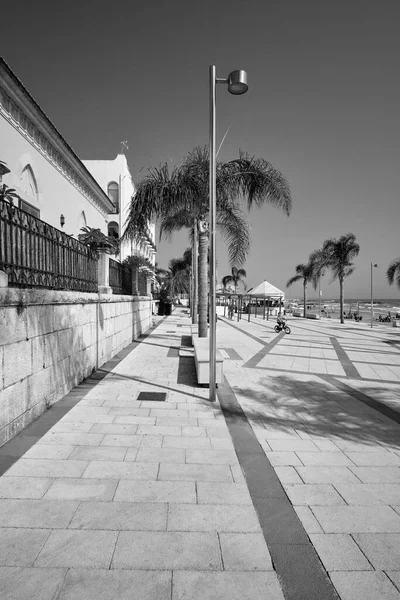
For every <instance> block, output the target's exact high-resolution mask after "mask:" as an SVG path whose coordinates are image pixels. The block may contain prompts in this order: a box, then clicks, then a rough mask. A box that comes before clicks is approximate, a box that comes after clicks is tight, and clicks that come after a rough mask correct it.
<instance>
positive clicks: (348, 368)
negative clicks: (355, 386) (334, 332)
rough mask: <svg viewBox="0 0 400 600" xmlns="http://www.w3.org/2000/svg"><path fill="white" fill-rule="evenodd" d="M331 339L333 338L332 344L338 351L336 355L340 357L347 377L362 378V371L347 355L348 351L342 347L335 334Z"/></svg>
mask: <svg viewBox="0 0 400 600" xmlns="http://www.w3.org/2000/svg"><path fill="white" fill-rule="evenodd" d="M329 339H330V340H331V344H332V346H333V349H334V350H335V352H336V356H337V357H338V359H339V361H340V364H341V365H342V367H343V371H344V372H345V373H346V375H347V377H350V378H351V379H362V378H361V375H360V373H359V372H358V371H357V369H356V368H355V366H354V365H353V363H352V362H351V360H350V359H349V357H348V356H347V352H346V351H345V350H344V349H343V348H342V346H341V345H340V344H339V342H338V341H337V339H336V338H335V337H333V336H331V337H330V338H329Z"/></svg>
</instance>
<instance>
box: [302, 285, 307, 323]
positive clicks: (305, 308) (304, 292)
mask: <svg viewBox="0 0 400 600" xmlns="http://www.w3.org/2000/svg"><path fill="white" fill-rule="evenodd" d="M303 301H304V311H303V318H304V319H305V318H306V316H307V283H306V282H304V283H303Z"/></svg>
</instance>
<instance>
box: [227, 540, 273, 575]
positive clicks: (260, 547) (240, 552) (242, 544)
mask: <svg viewBox="0 0 400 600" xmlns="http://www.w3.org/2000/svg"><path fill="white" fill-rule="evenodd" d="M219 539H220V544H221V550H222V562H223V564H224V569H225V570H226V571H273V566H272V563H271V556H270V554H269V552H268V547H267V544H266V542H265V539H264V536H263V534H262V533H220V534H219Z"/></svg>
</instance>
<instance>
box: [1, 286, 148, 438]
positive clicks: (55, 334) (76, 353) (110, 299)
mask: <svg viewBox="0 0 400 600" xmlns="http://www.w3.org/2000/svg"><path fill="white" fill-rule="evenodd" d="M151 304H152V303H151V299H150V298H149V297H132V296H117V295H102V294H86V293H78V292H60V291H51V290H18V289H13V288H5V289H0V446H1V445H3V444H4V443H5V442H6V441H7V440H9V439H10V438H12V437H13V436H14V435H15V434H16V433H17V432H19V431H21V430H22V429H23V428H24V427H26V426H27V425H28V424H29V423H31V422H32V421H33V420H34V419H35V418H37V417H38V416H39V415H40V414H42V413H43V412H44V411H45V410H46V408H48V407H50V406H51V405H52V404H54V403H55V402H57V401H58V400H60V399H61V398H62V397H63V396H64V395H65V394H67V393H68V392H69V391H70V390H71V389H72V388H73V387H74V386H76V385H78V383H80V382H81V381H82V380H83V379H85V378H86V377H88V376H89V375H91V374H92V373H93V372H94V371H95V370H96V369H98V368H99V367H101V365H103V364H104V363H106V362H107V361H108V360H109V359H110V358H112V357H113V356H114V355H115V354H117V353H118V352H119V351H120V350H122V349H123V348H125V347H126V346H127V345H128V344H130V343H131V342H132V341H133V340H135V339H137V338H138V337H139V336H140V335H141V334H142V333H144V332H146V331H147V330H148V329H149V327H150V326H151V324H152V311H151Z"/></svg>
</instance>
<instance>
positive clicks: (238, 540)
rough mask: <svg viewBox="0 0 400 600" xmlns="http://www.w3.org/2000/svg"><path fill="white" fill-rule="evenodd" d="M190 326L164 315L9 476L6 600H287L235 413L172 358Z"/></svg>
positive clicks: (0, 554)
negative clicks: (242, 456)
mask: <svg viewBox="0 0 400 600" xmlns="http://www.w3.org/2000/svg"><path fill="white" fill-rule="evenodd" d="M185 323H188V319H181V318H180V314H179V313H178V314H176V315H175V314H174V315H172V316H171V317H169V318H168V319H165V320H163V321H162V322H161V323H160V324H159V326H158V327H157V328H156V329H155V330H153V331H152V333H151V334H150V335H149V336H148V337H146V339H145V340H144V341H143V342H142V343H140V344H139V345H137V347H136V348H135V349H134V350H132V352H130V353H129V354H128V355H127V356H126V357H125V358H124V359H123V360H122V361H121V362H120V363H119V364H118V365H117V366H116V367H115V368H114V369H113V370H112V372H110V373H109V374H108V375H107V376H106V377H105V378H104V379H103V380H102V381H99V383H98V384H97V385H96V386H95V387H94V388H93V389H92V390H91V391H89V392H88V393H87V395H86V396H85V397H84V398H83V399H82V400H81V401H80V402H79V403H78V404H77V405H76V406H74V407H73V408H72V409H71V410H70V411H69V412H68V413H67V414H66V415H65V416H63V418H61V419H60V420H59V421H58V423H56V424H55V425H54V426H53V427H52V428H51V429H50V430H49V431H48V433H46V434H45V435H44V436H43V437H42V438H40V439H39V441H38V442H37V443H36V444H35V445H34V446H33V447H32V448H30V449H29V450H28V451H27V452H26V453H25V454H24V455H23V456H22V457H21V458H20V459H19V460H18V461H17V462H15V464H14V465H12V466H11V467H10V468H9V470H7V471H6V472H5V473H4V475H3V476H2V477H1V478H0V498H1V500H0V565H1V566H0V598H1V599H2V600H11V599H13V600H14V599H18V600H25V599H28V598H29V600H36V599H37V600H72V599H73V600H76V599H77V598H79V599H82V600H86V599H87V600H89V599H92V598H93V599H96V600H99V599H100V598H101V600H106V599H107V600H108V599H110V600H111V599H118V600H125V599H126V600H127V599H132V598H134V599H135V600H145V599H146V600H154V599H157V600H164V599H165V600H167V599H168V600H170V599H172V600H184V599H189V598H190V599H191V600H197V599H200V598H201V599H202V600H207V599H214V598H218V599H222V600H224V599H226V600H228V599H229V600H256V599H257V600H258V599H259V598H268V599H270V600H283V598H284V596H283V594H282V591H281V586H280V584H279V582H278V577H277V574H276V572H275V571H274V570H273V567H272V564H271V559H270V554H269V551H268V548H267V544H266V542H265V539H264V536H263V533H262V530H261V527H260V523H259V520H258V518H257V514H256V511H255V509H254V507H253V504H252V502H251V498H250V495H249V492H248V489H247V486H246V484H245V481H244V478H243V475H242V473H241V469H240V466H239V464H238V459H237V455H236V453H235V451H234V447H233V443H232V440H231V438H230V435H229V432H228V429H227V425H226V423H225V419H224V418H223V416H222V413H221V411H220V409H219V407H218V406H210V404H209V403H208V401H207V400H206V398H207V396H208V390H207V389H202V388H198V387H197V385H196V383H195V376H194V367H193V360H192V358H190V357H189V358H185V357H182V358H178V356H177V354H178V352H177V353H173V352H172V353H171V346H172V350H174V349H175V348H179V346H180V344H181V336H182V335H185V334H187V333H188V331H189V329H188V328H187V327H185ZM179 326H181V327H179ZM183 354H187V351H186V352H185V351H183ZM141 391H146V392H165V393H166V401H165V402H158V401H146V400H144V401H140V400H138V394H139V393H140V392H141ZM49 413H51V411H49ZM44 418H45V415H44ZM14 447H15V442H14ZM2 450H3V453H4V452H6V451H7V449H6V447H3V449H2Z"/></svg>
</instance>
